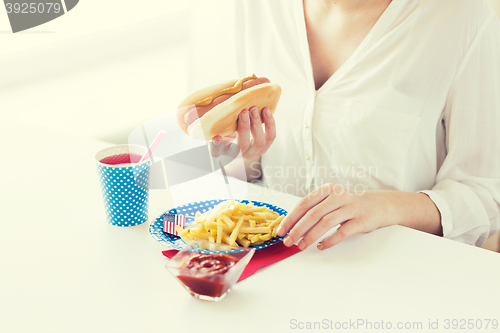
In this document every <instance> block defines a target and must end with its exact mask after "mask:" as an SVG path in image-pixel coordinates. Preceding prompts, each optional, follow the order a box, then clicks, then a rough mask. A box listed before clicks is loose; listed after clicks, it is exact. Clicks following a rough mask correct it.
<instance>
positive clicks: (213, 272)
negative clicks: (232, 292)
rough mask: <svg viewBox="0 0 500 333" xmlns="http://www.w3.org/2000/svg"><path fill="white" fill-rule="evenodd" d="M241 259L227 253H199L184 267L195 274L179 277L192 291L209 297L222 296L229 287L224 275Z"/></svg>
mask: <svg viewBox="0 0 500 333" xmlns="http://www.w3.org/2000/svg"><path fill="white" fill-rule="evenodd" d="M238 261H239V260H238V259H236V258H234V257H230V256H228V255H227V254H199V255H196V256H194V257H192V258H191V259H189V260H188V261H187V262H186V263H185V264H184V265H183V266H181V267H183V268H185V269H188V270H190V271H191V272H192V273H194V274H192V275H191V274H190V275H183V274H180V275H178V276H177V277H178V278H179V280H181V282H182V283H184V285H185V286H186V287H187V288H189V289H190V290H191V291H192V292H194V293H196V294H200V295H205V296H209V297H220V296H222V295H223V294H224V293H225V292H226V291H227V289H228V288H225V287H226V281H225V279H224V277H223V276H220V275H224V274H226V273H227V272H228V271H229V269H230V268H231V267H233V266H234V265H236V263H237V262H238Z"/></svg>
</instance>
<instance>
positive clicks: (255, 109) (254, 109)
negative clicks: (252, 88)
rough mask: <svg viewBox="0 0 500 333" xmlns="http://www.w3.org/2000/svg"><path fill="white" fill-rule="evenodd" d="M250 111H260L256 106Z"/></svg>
mask: <svg viewBox="0 0 500 333" xmlns="http://www.w3.org/2000/svg"><path fill="white" fill-rule="evenodd" d="M249 110H250V111H258V109H257V107H256V106H255V105H254V106H252V107H251V108H250V109H249Z"/></svg>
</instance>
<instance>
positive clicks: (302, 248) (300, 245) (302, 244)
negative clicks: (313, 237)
mask: <svg viewBox="0 0 500 333" xmlns="http://www.w3.org/2000/svg"><path fill="white" fill-rule="evenodd" d="M298 246H299V249H300V250H301V251H302V250H304V249H305V248H306V243H305V242H304V241H303V240H301V241H300V242H299V245H298Z"/></svg>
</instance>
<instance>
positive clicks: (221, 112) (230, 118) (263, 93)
mask: <svg viewBox="0 0 500 333" xmlns="http://www.w3.org/2000/svg"><path fill="white" fill-rule="evenodd" d="M280 95H281V87H280V86H279V85H277V84H271V83H270V81H269V80H268V79H267V78H264V77H256V76H255V75H252V76H249V77H246V78H243V79H240V80H232V81H227V82H223V83H220V84H217V85H214V86H211V87H208V88H205V89H202V90H199V91H196V92H194V93H192V94H191V95H190V96H188V98H186V99H185V100H184V101H183V102H182V103H181V105H180V106H179V111H178V114H177V122H178V124H179V126H180V128H181V129H182V130H183V131H184V132H185V133H187V134H189V135H190V136H191V137H193V138H195V139H199V140H206V141H209V140H211V139H212V138H213V137H214V136H216V135H220V136H225V135H229V134H232V133H234V132H235V131H236V130H237V120H238V115H239V114H240V112H241V111H242V110H243V109H248V108H250V107H251V106H253V105H255V106H257V108H258V109H259V110H262V108H264V107H268V108H269V109H270V111H271V113H274V111H275V110H276V106H277V104H278V101H279V97H280ZM261 119H262V117H261Z"/></svg>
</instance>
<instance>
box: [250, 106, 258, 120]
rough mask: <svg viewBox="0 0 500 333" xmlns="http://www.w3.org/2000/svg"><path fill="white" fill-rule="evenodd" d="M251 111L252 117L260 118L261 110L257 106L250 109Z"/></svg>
mask: <svg viewBox="0 0 500 333" xmlns="http://www.w3.org/2000/svg"><path fill="white" fill-rule="evenodd" d="M250 112H252V117H254V118H259V111H258V110H257V108H255V109H253V110H252V109H250Z"/></svg>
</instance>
